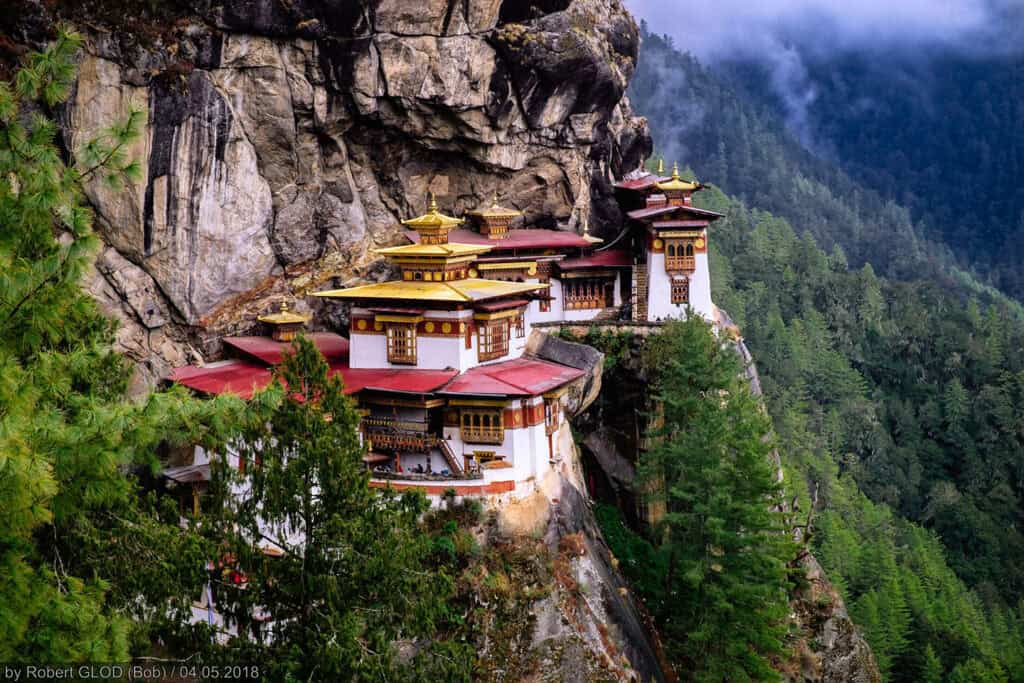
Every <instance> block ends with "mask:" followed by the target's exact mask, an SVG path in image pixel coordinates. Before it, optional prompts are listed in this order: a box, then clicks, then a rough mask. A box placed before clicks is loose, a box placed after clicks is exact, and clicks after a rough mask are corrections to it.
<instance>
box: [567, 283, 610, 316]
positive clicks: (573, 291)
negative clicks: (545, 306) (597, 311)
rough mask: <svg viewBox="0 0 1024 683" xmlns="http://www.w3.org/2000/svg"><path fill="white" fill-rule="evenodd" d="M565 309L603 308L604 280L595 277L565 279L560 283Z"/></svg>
mask: <svg viewBox="0 0 1024 683" xmlns="http://www.w3.org/2000/svg"><path fill="white" fill-rule="evenodd" d="M562 292H563V296H564V298H565V309H566V310H568V311H575V310H581V309H590V308H604V304H605V296H604V282H603V281H602V280H595V279H589V278H587V279H581V280H565V281H564V284H563V285H562Z"/></svg>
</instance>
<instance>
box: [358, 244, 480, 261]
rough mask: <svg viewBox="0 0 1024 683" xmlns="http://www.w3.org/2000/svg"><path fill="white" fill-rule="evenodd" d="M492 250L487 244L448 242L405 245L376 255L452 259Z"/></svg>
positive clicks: (384, 250)
mask: <svg viewBox="0 0 1024 683" xmlns="http://www.w3.org/2000/svg"><path fill="white" fill-rule="evenodd" d="M490 250H491V247H490V246H489V245H485V244H462V243H459V242H446V243H445V244H403V245H401V246H398V247H385V248H383V249H376V250H375V253H378V254H380V255H381V256H390V257H396V256H397V257H402V256H419V257H428V258H452V257H456V256H473V255H476V254H483V253H486V252H488V251H490Z"/></svg>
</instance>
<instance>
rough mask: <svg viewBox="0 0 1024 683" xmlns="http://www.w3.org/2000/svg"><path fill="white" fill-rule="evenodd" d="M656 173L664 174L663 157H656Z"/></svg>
mask: <svg viewBox="0 0 1024 683" xmlns="http://www.w3.org/2000/svg"><path fill="white" fill-rule="evenodd" d="M658 175H659V176H662V175H665V159H664V157H658Z"/></svg>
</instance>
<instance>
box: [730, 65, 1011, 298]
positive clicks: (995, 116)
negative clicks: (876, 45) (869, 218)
mask: <svg viewBox="0 0 1024 683" xmlns="http://www.w3.org/2000/svg"><path fill="white" fill-rule="evenodd" d="M801 63H802V65H803V66H804V68H805V69H806V71H807V74H806V80H807V82H808V83H812V84H813V92H814V97H813V100H812V101H811V102H810V103H809V106H807V108H806V115H805V116H802V119H801V120H802V121H803V122H804V126H805V128H806V130H805V131H804V134H805V135H806V136H807V139H808V141H809V142H811V144H813V145H814V146H815V148H816V149H817V151H819V152H820V153H822V154H825V155H826V156H828V157H829V158H832V159H835V160H836V162H837V163H838V164H840V165H841V166H842V168H844V169H845V170H846V171H847V172H848V173H849V174H850V175H851V176H853V177H855V178H856V179H857V181H858V182H859V183H860V184H862V185H864V186H865V187H870V188H872V189H873V190H875V191H876V192H878V193H879V194H881V195H882V196H884V197H886V198H888V199H893V200H895V201H897V202H899V203H900V204H902V205H904V206H906V207H908V208H909V209H910V211H911V215H912V216H913V218H914V220H915V221H916V222H918V223H919V224H921V225H922V227H923V229H924V230H925V234H927V235H928V236H929V237H930V238H932V239H934V240H936V241H941V242H943V243H944V244H946V245H948V246H949V247H950V248H951V249H953V250H955V252H956V254H957V256H958V258H959V259H960V261H961V263H963V264H970V265H971V266H972V267H974V268H975V269H976V270H977V271H978V272H980V273H982V274H984V275H985V276H986V278H988V279H990V280H991V281H992V282H993V284H995V285H996V286H998V287H1000V288H1002V289H1003V290H1004V291H1006V292H1007V293H1009V294H1011V295H1013V296H1016V297H1018V298H1019V297H1020V296H1021V294H1024V273H1022V272H1021V269H1020V267H1019V264H1020V261H1021V257H1022V256H1024V245H1022V244H1021V237H1022V236H1024V186H1022V185H1021V183H1020V176H1021V173H1022V172H1024V128H1022V124H1021V121H1022V119H1024V58H1021V57H1020V56H1013V55H1000V54H994V55H985V54H978V55H970V54H968V55H961V54H954V53H953V52H951V51H949V50H946V51H940V50H939V49H938V48H933V49H931V50H923V51H919V52H915V53H913V54H909V53H906V52H903V53H901V52H891V53H887V55H886V57H885V58H884V59H882V58H880V57H879V55H877V54H865V53H861V52H850V53H843V54H839V55H818V54H816V53H815V51H802V54H801ZM717 70H718V71H719V72H723V71H724V72H725V73H726V74H728V75H729V76H730V79H731V81H732V82H733V83H736V84H738V85H739V86H740V87H741V89H742V90H743V92H744V93H745V94H747V95H748V96H750V97H753V98H756V99H758V100H759V101H761V102H764V103H765V104H767V105H768V106H770V107H772V106H773V105H776V106H777V97H775V96H774V94H773V93H772V92H770V91H769V90H767V89H766V88H765V85H764V84H765V83H767V82H769V80H768V79H766V78H765V77H766V72H765V68H764V67H763V66H761V65H759V64H757V63H752V62H737V63H731V64H725V65H719V67H717ZM773 101H774V102H773Z"/></svg>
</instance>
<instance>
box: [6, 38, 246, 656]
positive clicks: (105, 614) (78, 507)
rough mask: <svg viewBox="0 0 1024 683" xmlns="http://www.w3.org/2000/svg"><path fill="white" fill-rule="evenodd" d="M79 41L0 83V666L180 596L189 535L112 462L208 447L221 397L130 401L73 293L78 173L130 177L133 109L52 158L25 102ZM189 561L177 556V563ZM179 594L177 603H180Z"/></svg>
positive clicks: (98, 330) (145, 622)
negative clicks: (99, 136)
mask: <svg viewBox="0 0 1024 683" xmlns="http://www.w3.org/2000/svg"><path fill="white" fill-rule="evenodd" d="M80 42H81V39H80V38H79V36H77V35H76V34H74V33H72V32H70V31H67V30H62V31H61V32H60V34H59V35H58V38H57V40H56V41H55V42H54V43H53V44H52V45H51V46H50V47H49V48H47V49H46V50H44V51H43V52H40V53H33V54H31V55H28V56H27V57H26V59H25V61H24V63H23V65H22V67H21V68H20V69H19V70H18V71H17V73H16V75H15V78H14V81H13V84H8V83H0V226H2V227H0V500H2V501H3V504H2V505H0V564H2V569H0V659H3V660H4V661H33V662H36V663H40V662H54V663H71V662H78V661H99V662H109V661H112V660H121V659H124V658H126V657H127V656H128V654H129V650H130V649H131V648H132V647H133V646H134V645H135V644H138V643H140V642H142V643H143V644H144V643H145V638H144V637H140V636H142V635H143V634H144V633H145V632H146V630H147V629H149V628H159V624H161V623H165V622H166V620H167V619H168V618H169V616H170V615H171V614H172V613H174V611H175V610H176V609H180V608H182V601H183V600H185V599H187V591H186V590H185V589H184V587H185V586H191V585H193V584H194V581H195V579H196V570H195V567H198V566H201V565H200V564H199V562H198V560H199V558H200V557H202V556H204V553H203V552H202V541H201V540H200V539H199V538H198V536H196V535H195V534H193V533H191V532H189V531H188V530H182V529H180V528H179V527H178V525H177V519H176V516H175V515H173V514H169V513H168V511H167V510H166V509H165V508H161V506H159V505H157V504H156V503H155V502H153V501H149V502H145V503H143V502H140V500H139V498H138V495H137V494H138V486H137V483H136V480H135V479H134V477H131V476H126V474H125V473H126V472H127V471H139V472H141V473H142V474H143V475H145V474H146V473H147V472H149V473H151V472H152V470H153V469H155V468H156V467H157V465H158V463H157V460H156V456H155V453H156V449H157V447H158V446H159V445H160V444H161V443H166V442H167V441H171V442H175V443H180V444H188V443H207V444H214V443H217V442H219V441H220V440H221V439H222V438H223V436H222V435H223V434H224V433H225V432H226V427H227V426H228V425H229V424H230V423H231V422H232V421H233V418H232V415H237V414H238V412H239V411H238V408H239V407H240V405H239V404H238V403H237V402H232V401H215V402H198V401H194V400H191V399H190V398H188V396H187V395H185V394H184V393H182V392H180V391H172V392H167V393H164V394H159V395H155V396H151V397H147V398H145V399H143V400H129V399H128V397H127V395H126V391H127V386H128V380H129V378H130V375H131V366H130V364H129V363H128V362H127V361H126V360H125V359H124V358H122V357H121V356H119V355H117V354H115V353H113V352H112V351H111V349H110V346H111V342H112V340H113V335H112V332H113V325H112V324H111V322H110V321H108V320H107V319H106V318H104V317H103V316H102V315H101V314H100V313H99V311H98V310H97V308H96V305H95V303H94V302H93V301H92V299H90V298H89V297H88V296H87V295H85V294H84V293H83V292H82V291H81V289H80V281H81V277H82V275H83V273H84V272H85V271H86V269H87V268H88V267H89V265H90V262H91V258H92V255H93V253H94V249H95V247H96V245H97V240H96V238H95V237H94V236H93V234H92V232H91V228H90V226H91V219H92V216H91V213H90V211H89V209H88V208H87V206H86V204H85V201H84V199H83V196H82V192H81V187H80V182H81V180H82V178H83V176H86V175H90V174H102V175H103V177H105V178H107V179H108V180H110V181H116V180H119V179H121V178H123V177H125V176H126V175H127V176H130V175H131V174H132V173H133V171H132V168H133V166H132V163H131V162H130V161H128V160H127V159H125V158H124V155H123V150H124V148H125V145H127V143H128V142H130V141H131V140H132V139H133V138H134V137H135V136H136V135H137V134H138V128H139V125H140V122H141V119H140V118H139V116H138V115H134V114H133V115H132V116H130V117H129V119H128V120H127V121H125V122H123V123H120V124H118V125H116V126H114V127H113V128H112V129H111V130H110V131H109V132H108V133H107V134H106V136H105V138H104V139H103V140H102V141H100V142H97V143H89V144H87V145H86V147H87V148H88V147H90V146H92V148H93V149H96V150H105V152H104V154H103V156H102V158H99V159H97V160H96V163H94V164H92V165H90V166H89V167H85V168H83V167H82V166H80V165H79V164H78V163H76V164H75V165H72V166H67V165H65V164H64V163H63V161H62V157H61V154H60V151H59V150H58V148H57V145H56V141H55V136H56V131H57V129H56V126H55V124H54V123H53V121H51V120H49V119H47V118H46V117H45V116H43V115H42V114H40V113H38V112H40V111H43V110H44V108H43V107H41V106H40V105H47V107H49V106H53V105H57V104H59V103H60V102H62V101H63V100H64V99H65V98H66V97H67V94H68V91H69V87H70V85H71V83H72V80H73V78H74V74H75V65H74V58H75V54H76V53H77V50H78V46H79V44H80ZM189 563H192V564H191V566H189ZM183 596H185V597H184V598H183Z"/></svg>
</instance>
